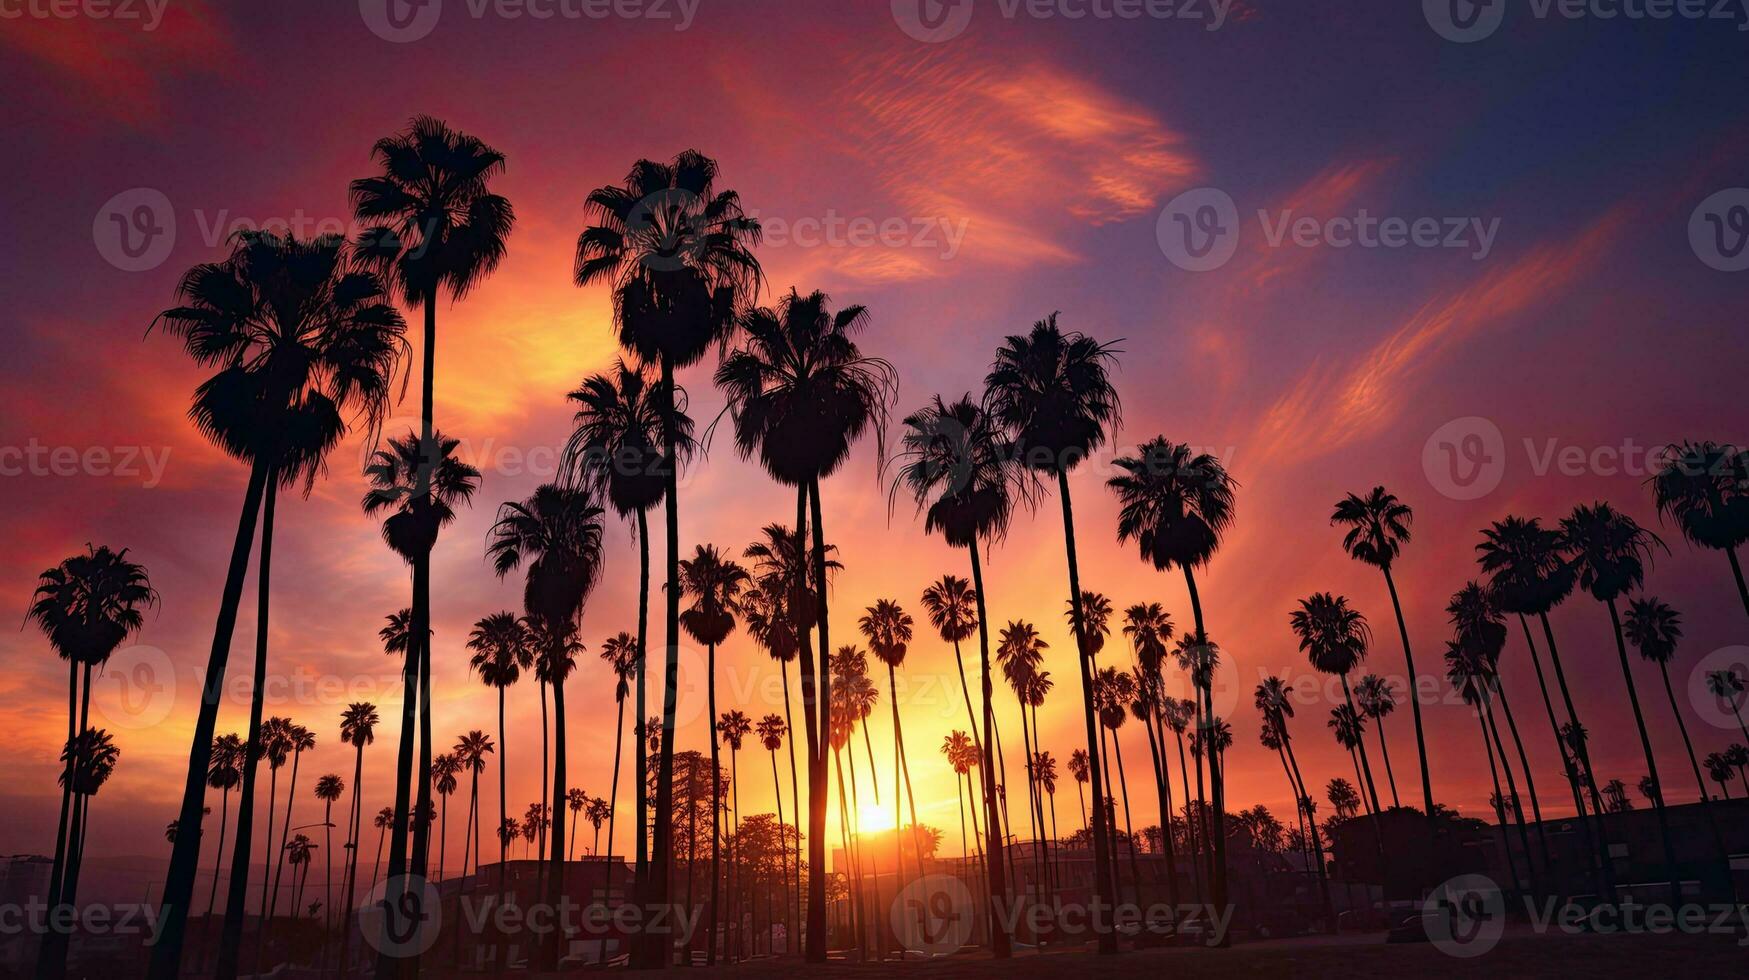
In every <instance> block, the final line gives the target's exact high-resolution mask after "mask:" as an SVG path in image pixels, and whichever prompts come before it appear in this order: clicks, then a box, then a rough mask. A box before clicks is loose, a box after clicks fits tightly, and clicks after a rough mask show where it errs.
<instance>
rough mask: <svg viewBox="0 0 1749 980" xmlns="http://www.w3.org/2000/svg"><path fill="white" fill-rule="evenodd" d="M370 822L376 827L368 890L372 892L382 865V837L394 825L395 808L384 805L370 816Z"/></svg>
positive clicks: (375, 886)
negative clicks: (374, 854) (375, 846)
mask: <svg viewBox="0 0 1749 980" xmlns="http://www.w3.org/2000/svg"><path fill="white" fill-rule="evenodd" d="M371 824H372V825H373V826H375V827H376V829H377V857H376V861H375V862H373V863H372V864H371V866H370V891H371V892H374V891H376V890H377V874H378V872H380V871H381V870H382V867H383V838H384V837H385V836H386V835H387V833H388V830H389V828H390V827H393V826H394V825H395V808H394V807H392V806H385V807H383V808H382V809H381V810H378V811H377V815H376V816H375V817H374V818H372V820H371ZM366 894H369V892H367V893H366Z"/></svg>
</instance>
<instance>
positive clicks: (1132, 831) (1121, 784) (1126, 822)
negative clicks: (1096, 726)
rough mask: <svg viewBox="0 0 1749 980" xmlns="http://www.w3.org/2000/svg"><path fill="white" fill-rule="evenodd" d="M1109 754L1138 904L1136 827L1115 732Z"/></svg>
mask: <svg viewBox="0 0 1749 980" xmlns="http://www.w3.org/2000/svg"><path fill="white" fill-rule="evenodd" d="M1111 752H1112V755H1114V756H1116V757H1117V785H1118V788H1119V790H1121V791H1122V793H1123V832H1124V836H1126V837H1128V838H1129V850H1130V879H1131V880H1132V881H1133V882H1134V888H1135V891H1136V902H1137V903H1138V904H1139V903H1140V902H1141V900H1142V869H1141V866H1140V865H1139V864H1137V863H1136V825H1135V823H1134V822H1132V821H1131V820H1130V783H1129V779H1128V778H1127V777H1126V776H1125V775H1124V771H1123V742H1121V741H1119V740H1118V737H1117V732H1115V731H1114V732H1112V733H1111Z"/></svg>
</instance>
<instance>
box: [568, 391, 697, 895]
mask: <svg viewBox="0 0 1749 980" xmlns="http://www.w3.org/2000/svg"><path fill="white" fill-rule="evenodd" d="M566 397H567V398H568V399H569V400H570V401H572V402H574V403H576V405H577V413H576V415H575V417H574V420H573V429H572V431H571V437H570V439H569V440H568V441H567V442H566V444H565V453H564V457H563V462H562V464H561V471H562V472H563V473H565V474H566V475H567V477H568V478H569V479H572V480H574V481H577V482H579V483H581V484H582V485H584V486H586V487H589V488H591V489H592V490H593V491H594V493H595V496H596V497H597V499H601V500H605V501H606V502H607V503H608V504H609V505H610V506H611V507H612V508H613V509H614V512H615V513H617V514H619V515H620V516H621V517H630V518H632V519H633V521H634V525H633V526H634V528H635V532H636V534H637V539H638V635H637V646H636V648H635V651H634V671H635V673H634V676H635V677H636V679H637V709H636V711H635V712H634V713H633V715H632V717H634V718H638V719H642V718H643V717H644V712H645V711H646V710H647V708H648V699H647V697H646V691H645V678H646V677H647V676H648V673H649V672H648V669H647V667H648V663H649V660H648V650H649V643H648V634H649V621H650V525H649V514H650V510H651V509H652V508H654V507H655V506H656V505H657V504H660V503H661V502H662V500H663V498H664V497H665V496H666V494H667V492H668V480H667V478H666V477H665V475H664V471H663V464H664V459H665V456H664V448H663V447H664V445H665V443H664V441H663V440H664V435H663V431H664V430H663V418H664V416H665V413H666V414H668V415H672V417H673V424H672V426H671V430H672V434H673V439H674V452H675V455H676V458H677V459H685V458H687V457H689V456H690V455H691V454H692V451H693V450H694V449H695V448H696V444H695V443H694V441H693V437H692V419H691V418H690V417H688V416H687V415H686V413H685V412H683V411H681V410H680V409H679V404H678V401H677V399H676V395H675V392H673V391H672V390H671V389H670V388H669V387H666V386H665V385H664V384H663V382H661V381H654V382H652V381H651V380H650V378H649V377H647V375H646V373H645V372H644V371H643V370H640V369H637V368H633V367H629V366H627V364H626V363H625V361H624V360H623V359H622V360H619V361H616V362H615V364H614V369H613V371H612V373H610V374H595V375H591V376H589V377H587V378H585V379H583V382H582V383H581V384H580V385H578V386H577V390H575V391H573V392H571V393H570V394H569V395H567V396H566ZM669 581H670V582H672V581H673V580H672V579H670V580H669ZM633 742H634V743H635V744H634V745H633V748H632V752H633V755H634V763H635V764H634V767H633V774H634V778H633V780H632V782H633V785H634V786H635V787H636V792H637V822H638V830H637V849H636V858H635V860H636V863H635V865H634V868H635V878H636V880H637V881H639V882H641V881H643V878H644V874H645V871H646V870H647V867H648V862H649V841H648V839H647V834H648V832H649V813H648V811H649V793H648V791H647V787H648V786H649V781H648V779H647V778H646V777H647V775H648V772H649V763H648V760H646V759H645V756H644V740H643V739H642V738H634V739H633ZM616 758H617V756H616ZM616 765H617V763H616ZM618 782H619V780H618V779H617V778H616V779H615V780H614V783H615V791H617V789H618ZM607 846H608V849H609V850H610V851H611V850H612V848H613V833H612V831H611V829H610V830H609V833H608V835H607Z"/></svg>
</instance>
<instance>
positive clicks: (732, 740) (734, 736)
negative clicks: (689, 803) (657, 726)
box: [711, 710, 753, 954]
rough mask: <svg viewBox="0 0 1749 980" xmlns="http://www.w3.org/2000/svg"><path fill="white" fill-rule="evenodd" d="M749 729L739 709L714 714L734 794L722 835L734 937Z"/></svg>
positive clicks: (730, 786) (750, 725) (736, 929)
mask: <svg viewBox="0 0 1749 980" xmlns="http://www.w3.org/2000/svg"><path fill="white" fill-rule="evenodd" d="M752 730H753V723H752V722H751V721H749V720H748V719H747V716H746V715H745V714H743V713H742V712H741V711H739V710H730V711H725V712H723V713H722V715H720V716H719V717H718V718H717V723H716V726H715V732H716V734H718V735H721V736H722V737H723V740H724V741H726V742H728V743H729V788H730V790H731V791H732V792H733V797H732V800H731V804H730V805H731V807H732V808H733V809H732V814H731V821H730V826H731V828H732V829H733V830H732V834H731V835H725V836H728V837H729V841H730V850H729V906H730V907H729V921H730V922H732V923H735V924H736V925H735V926H734V928H735V933H736V939H737V941H738V940H739V938H740V928H739V923H740V921H741V917H740V916H739V915H738V914H737V912H736V909H735V904H736V901H737V900H738V898H739V896H740V892H739V891H738V890H737V889H736V887H735V885H736V881H735V878H736V875H735V868H736V858H735V852H734V847H735V843H734V842H735V841H738V840H739V839H740V834H741V763H740V758H741V743H742V741H743V740H744V739H745V738H746V737H747V734H748V733H749V732H751V731H752ZM714 788H715V787H713V789H714ZM718 809H719V810H720V809H721V807H718ZM711 846H712V847H715V846H716V845H715V843H714V842H713V843H712V845H711ZM712 863H713V865H714V863H715V861H714V859H713V862H712ZM711 878H712V880H713V881H714V880H715V878H716V870H715V868H714V867H713V868H712V870H711ZM712 887H713V888H715V885H714V884H713V885H712ZM712 904H715V903H714V902H713V903H712ZM730 952H731V954H733V952H734V951H733V949H731V951H730Z"/></svg>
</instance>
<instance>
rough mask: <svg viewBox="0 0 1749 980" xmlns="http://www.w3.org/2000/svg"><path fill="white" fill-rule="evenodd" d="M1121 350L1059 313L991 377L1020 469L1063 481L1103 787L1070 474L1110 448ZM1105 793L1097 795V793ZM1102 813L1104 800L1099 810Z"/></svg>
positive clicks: (1103, 843)
mask: <svg viewBox="0 0 1749 980" xmlns="http://www.w3.org/2000/svg"><path fill="white" fill-rule="evenodd" d="M1116 356H1117V355H1116V351H1115V349H1114V348H1112V347H1110V346H1108V345H1105V344H1101V343H1099V342H1097V341H1095V340H1093V339H1092V338H1090V337H1087V336H1086V335H1084V334H1080V333H1075V332H1070V333H1064V332H1062V330H1060V329H1059V328H1058V326H1057V314H1056V313H1052V314H1051V315H1050V316H1048V317H1046V318H1045V319H1043V320H1040V321H1038V322H1037V323H1035V324H1034V325H1033V328H1032V331H1031V333H1030V334H1027V335H1025V336H1019V335H1017V336H1011V337H1009V338H1008V339H1007V340H1006V341H1005V342H1004V344H1003V345H1002V346H1001V347H1000V348H998V349H997V351H996V359H995V361H994V363H992V364H991V366H990V372H989V374H988V375H987V376H986V377H985V379H984V385H985V389H986V391H985V396H984V399H985V407H986V409H987V411H988V412H989V414H990V417H991V418H992V420H993V421H994V422H995V424H996V425H997V426H999V427H1000V429H1001V431H1002V432H1003V433H1004V434H1005V435H1006V437H1007V438H1008V440H1009V441H1010V442H1011V443H1012V445H1013V448H1014V454H1015V456H1014V458H1015V460H1016V461H1017V462H1018V463H1019V465H1021V466H1023V467H1025V468H1026V469H1027V470H1029V471H1031V472H1034V473H1037V474H1038V475H1040V476H1041V477H1044V478H1047V479H1048V478H1053V477H1054V478H1055V480H1056V483H1057V494H1058V497H1059V498H1060V500H1061V502H1062V506H1063V546H1064V550H1065V551H1066V553H1067V555H1068V566H1069V596H1068V599H1069V601H1070V603H1071V607H1070V608H1071V625H1072V626H1073V628H1074V634H1075V648H1076V653H1077V657H1076V659H1077V661H1078V662H1079V664H1080V672H1081V709H1082V714H1083V715H1084V720H1085V722H1086V730H1087V732H1086V734H1087V750H1088V753H1089V760H1090V764H1091V766H1092V778H1093V783H1094V785H1095V786H1096V787H1097V786H1098V785H1100V784H1101V776H1102V769H1101V766H1100V762H1099V757H1098V755H1097V748H1098V743H1099V730H1098V720H1097V719H1096V717H1095V709H1094V705H1093V673H1092V661H1091V660H1090V659H1089V653H1088V647H1087V631H1086V629H1085V624H1084V623H1083V622H1082V615H1081V607H1080V604H1079V603H1078V602H1076V601H1075V600H1076V599H1077V598H1078V597H1079V596H1080V595H1081V568H1080V563H1079V562H1078V560H1077V558H1076V554H1075V512H1074V505H1073V503H1072V502H1071V500H1070V497H1069V473H1070V471H1071V470H1073V469H1074V468H1075V466H1076V465H1078V464H1079V463H1080V462H1081V460H1083V459H1085V458H1086V457H1087V456H1088V455H1089V454H1090V453H1092V452H1093V451H1094V450H1096V449H1098V448H1099V447H1100V446H1102V445H1104V443H1105V439H1106V435H1107V432H1106V430H1107V428H1108V427H1110V426H1114V425H1116V424H1117V422H1118V420H1119V415H1120V413H1119V407H1118V397H1117V389H1115V388H1114V387H1112V384H1111V381H1110V379H1109V378H1108V377H1107V369H1108V368H1109V367H1110V366H1111V365H1112V364H1114V363H1115V362H1116ZM1094 795H1095V797H1097V796H1098V794H1097V793H1095V794H1094ZM1097 809H1098V804H1097V802H1096V803H1095V810H1097ZM1093 851H1094V854H1093V863H1094V872H1093V892H1092V896H1093V901H1094V902H1095V903H1098V902H1100V901H1103V900H1109V896H1111V895H1113V894H1114V893H1113V889H1112V882H1111V880H1110V879H1109V878H1108V877H1107V875H1108V874H1109V872H1108V871H1107V870H1106V869H1107V866H1108V862H1110V860H1111V853H1112V851H1111V841H1110V839H1109V836H1108V835H1107V833H1106V829H1105V823H1104V821H1102V820H1098V819H1095V820H1094V822H1093ZM1099 951H1100V953H1101V954H1111V953H1115V952H1117V934H1116V933H1115V932H1112V931H1111V930H1109V929H1105V930H1101V931H1100V936H1099Z"/></svg>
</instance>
